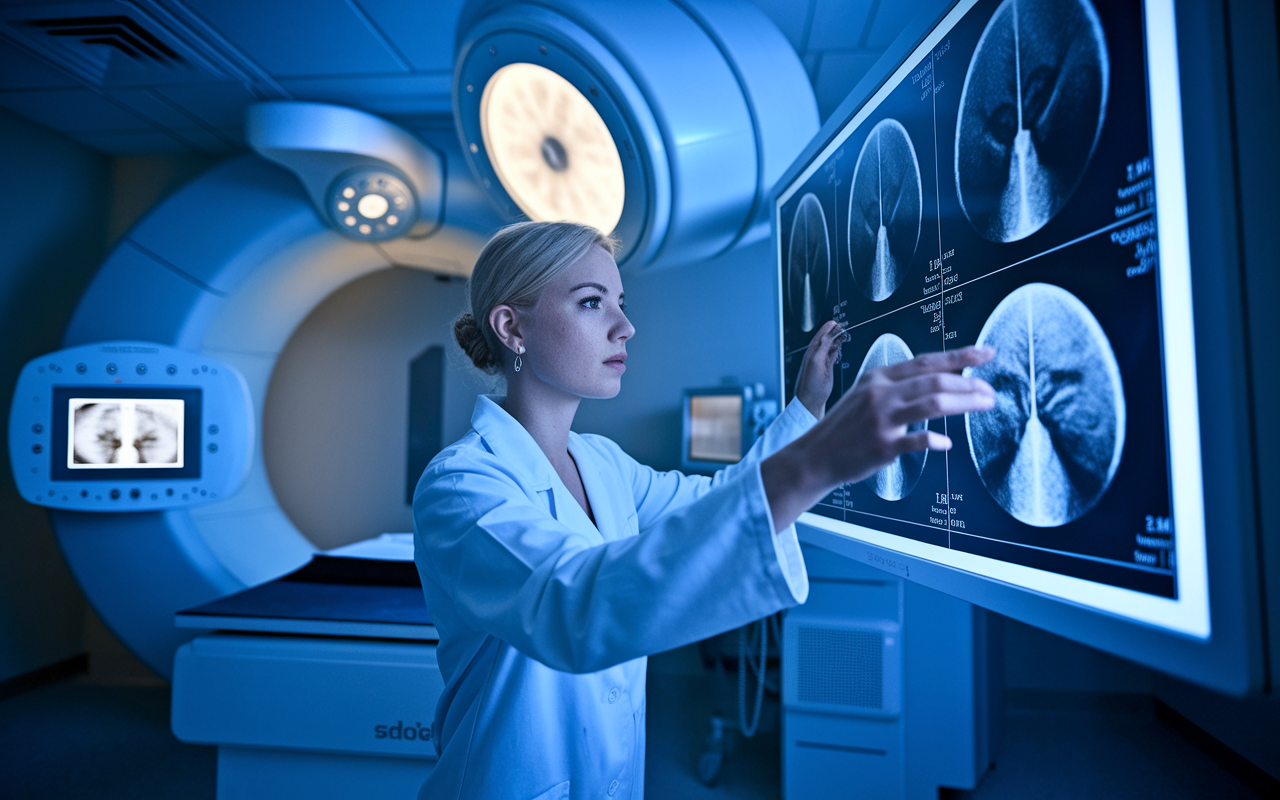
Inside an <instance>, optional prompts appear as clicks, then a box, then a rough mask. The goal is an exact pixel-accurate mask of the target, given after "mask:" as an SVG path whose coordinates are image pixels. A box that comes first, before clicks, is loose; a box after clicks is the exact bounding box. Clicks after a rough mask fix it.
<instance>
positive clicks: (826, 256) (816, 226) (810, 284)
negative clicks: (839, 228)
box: [787, 193, 831, 333]
mask: <svg viewBox="0 0 1280 800" xmlns="http://www.w3.org/2000/svg"><path fill="white" fill-rule="evenodd" d="M830 282H831V244H830V239H829V237H828V235H827V217H826V214H825V213H823V211H822V204H821V203H819V202H818V198H817V197H816V196H815V195H813V194H812V193H810V194H806V195H805V196H804V197H802V198H800V205H799V207H798V208H796V215H795V219H794V220H793V222H792V223H791V247H790V252H789V254H788V259H787V296H788V298H789V300H790V303H791V312H792V313H793V314H795V315H796V317H797V319H799V320H800V329H801V330H803V331H805V332H806V333H807V332H809V331H812V330H813V329H814V328H815V327H817V325H818V321H819V317H820V316H821V314H822V308H823V306H824V305H825V304H826V299H827V292H828V290H829V288H830V287H829V284H830Z"/></svg>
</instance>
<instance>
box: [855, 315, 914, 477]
mask: <svg viewBox="0 0 1280 800" xmlns="http://www.w3.org/2000/svg"><path fill="white" fill-rule="evenodd" d="M912 358H914V355H913V354H912V353H911V348H909V347H907V343H906V342H904V341H902V339H900V338H898V337H897V336H894V335H893V334H892V333H886V334H884V335H883V336H881V337H880V338H878V339H876V340H875V341H874V342H872V343H871V349H869V350H868V351H867V356H866V358H864V359H862V366H861V367H859V368H858V377H859V378H861V377H862V374H863V373H864V372H866V371H867V370H869V369H871V368H873V367H888V366H890V365H893V364H897V363H899V362H901V361H909V360H911V359H912ZM926 424H928V423H925V422H917V423H915V424H914V425H909V426H907V431H908V432H910V433H915V432H916V431H922V430H924V427H925V425H926ZM928 455H929V451H927V450H921V451H919V452H916V453H907V454H905V455H901V456H898V457H897V458H895V459H894V460H893V463H891V464H890V465H889V466H887V467H885V468H884V469H882V470H880V471H879V472H877V473H876V474H875V475H872V476H871V477H870V478H867V479H866V480H865V481H863V483H865V484H866V485H867V486H869V487H870V488H871V490H872V491H873V492H875V493H876V494H877V495H879V496H880V497H883V498H884V499H885V500H901V499H902V498H904V497H906V496H907V495H909V494H911V490H912V489H915V488H916V484H917V483H918V482H919V481H920V475H921V474H923V473H924V462H925V459H926V458H927V457H928Z"/></svg>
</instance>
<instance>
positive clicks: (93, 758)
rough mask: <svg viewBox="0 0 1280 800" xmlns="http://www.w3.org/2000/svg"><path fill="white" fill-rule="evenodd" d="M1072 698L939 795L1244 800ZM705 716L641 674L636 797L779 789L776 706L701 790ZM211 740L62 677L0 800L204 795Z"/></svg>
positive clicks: (33, 699) (32, 700) (157, 693)
mask: <svg viewBox="0 0 1280 800" xmlns="http://www.w3.org/2000/svg"><path fill="white" fill-rule="evenodd" d="M1090 697H1091V696H1085V697H1084V698H1083V700H1084V702H1081V700H1082V698H1081V697H1080V696H1077V695H1053V694H1046V693H1040V694H1038V695H1034V696H1024V697H1017V698H1015V699H1014V700H1013V701H1012V702H1011V707H1009V708H1008V709H1007V711H1006V717H1005V737H1004V750H1003V753H1002V755H1001V757H1000V758H999V760H998V762H997V766H996V768H995V769H994V770H992V771H991V772H989V773H988V774H987V776H986V778H985V779H984V780H983V782H982V783H981V785H979V786H978V788H977V789H976V790H974V791H970V792H961V791H947V792H945V793H944V797H946V798H948V800H1012V799H1013V798H1018V799H1019V800H1022V798H1031V797H1034V798H1043V799H1044V800H1059V799H1061V800H1067V799H1068V798H1107V797H1123V798H1138V799H1139V800H1141V799H1142V798H1161V800H1181V798H1215V800H1234V799H1235V798H1241V799H1242V800H1247V799H1252V798H1255V797H1257V796H1258V795H1255V794H1253V793H1252V792H1250V791H1249V790H1248V789H1247V788H1245V786H1244V785H1243V784H1241V783H1240V782H1239V781H1237V780H1236V779H1235V778H1234V777H1233V776H1232V775H1231V774H1229V773H1227V772H1225V771H1224V770H1222V769H1220V768H1219V767H1218V766H1217V765H1215V764H1214V762H1213V761H1212V760H1210V759H1209V758H1208V757H1207V756H1206V755H1204V754H1203V753H1202V752H1201V751H1200V750H1198V749H1196V748H1195V747H1193V746H1192V745H1191V744H1189V743H1188V742H1187V741H1186V740H1185V739H1183V738H1182V737H1181V736H1180V735H1179V734H1178V733H1176V732H1174V731H1173V730H1172V729H1170V728H1168V727H1167V726H1165V725H1164V724H1162V723H1161V722H1160V721H1159V720H1157V719H1156V718H1155V716H1154V714H1153V712H1152V708H1151V703H1150V701H1149V700H1144V699H1143V698H1138V697H1128V699H1121V700H1120V701H1115V700H1114V699H1109V700H1108V701H1107V702H1105V703H1103V702H1098V701H1096V700H1090ZM715 711H728V712H730V714H729V715H730V716H734V715H736V699H735V697H734V695H733V693H732V691H730V690H729V688H728V687H727V686H725V685H723V684H719V685H717V684H716V683H715V681H714V679H712V678H710V677H708V678H705V679H704V678H702V677H700V676H687V675H657V674H651V675H650V681H649V731H650V734H649V740H648V761H647V763H646V776H647V777H646V780H647V787H646V788H647V791H646V796H647V797H651V798H661V800H683V799H684V798H688V799H689V800H699V799H700V798H739V799H740V800H754V799H755V798H771V799H773V800H776V798H778V797H780V795H781V788H780V787H781V765H780V760H779V738H778V733H777V707H776V705H770V706H767V707H766V709H765V713H764V715H763V717H762V720H761V732H760V733H759V734H757V736H756V737H755V738H752V739H749V740H741V741H738V742H736V747H733V748H731V751H732V752H731V754H730V755H729V757H728V758H727V759H726V761H725V763H724V767H723V770H722V772H721V774H720V777H719V781H718V783H717V784H716V786H715V787H714V788H708V787H706V786H703V785H702V784H701V783H700V782H699V781H698V780H697V777H696V766H695V765H696V763H697V757H698V755H699V754H701V753H702V752H704V751H705V750H706V744H705V743H706V737H707V734H708V733H709V732H710V722H709V720H710V717H711V714H712V713H713V712H715ZM215 763H216V756H215V752H214V750H213V748H210V747H197V746H192V745H186V744H182V743H180V742H178V741H177V740H175V739H174V738H173V736H172V734H170V732H169V700H168V692H167V689H165V688H162V687H150V686H148V687H139V686H114V685H102V684H100V683H93V682H89V681H86V680H84V679H69V680H64V681H61V682H58V683H55V684H52V685H48V686H44V687H42V688H39V689H35V690H33V691H29V692H26V693H24V694H21V695H18V696H16V697H12V698H10V699H8V700H5V701H3V702H0V798H4V800H25V798H40V799H41V800H43V799H44V798H59V800H76V798H90V797H92V798H100V799H104V800H110V798H128V799H129V800H150V799H151V798H157V799H159V798H182V800H200V799H201V798H213V797H214V774H215Z"/></svg>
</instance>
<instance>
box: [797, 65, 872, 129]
mask: <svg viewBox="0 0 1280 800" xmlns="http://www.w3.org/2000/svg"><path fill="white" fill-rule="evenodd" d="M880 55H881V54H880V53H876V52H860V53H823V54H822V63H821V64H820V65H819V66H818V79H817V80H816V81H814V82H813V93H814V95H815V96H816V97H817V100H818V116H820V117H821V118H822V120H823V122H825V121H826V120H827V117H829V116H831V112H833V111H835V110H836V108H837V107H838V106H839V105H840V104H841V103H843V102H844V99H845V98H846V97H848V96H849V92H851V91H853V87H854V86H856V85H857V84H858V81H860V80H862V77H863V76H864V75H866V74H867V70H869V69H871V67H872V65H874V64H875V63H876V61H878V60H879V59H880Z"/></svg>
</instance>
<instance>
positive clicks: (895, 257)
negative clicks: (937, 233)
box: [848, 119, 924, 302]
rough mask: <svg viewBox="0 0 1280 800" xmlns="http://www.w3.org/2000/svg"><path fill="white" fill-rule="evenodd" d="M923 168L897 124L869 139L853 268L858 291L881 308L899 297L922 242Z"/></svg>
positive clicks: (855, 195)
mask: <svg viewBox="0 0 1280 800" xmlns="http://www.w3.org/2000/svg"><path fill="white" fill-rule="evenodd" d="M923 199H924V198H923V190H922V188H921V185H920V163H919V161H918V160H917V159H916V149H915V147H914V146H913V145H912V144H911V136H910V135H909V134H908V133H907V129H906V128H904V127H902V123H900V122H898V121H897V120H894V119H886V120H882V121H880V122H878V123H877V124H876V126H875V127H874V128H872V129H871V132H870V133H869V134H868V135H867V140H866V142H865V143H864V144H863V145H862V151H861V152H860V153H858V161H857V164H856V165H855V166H854V168H853V181H852V185H851V187H850V189H849V228H848V230H849V264H850V267H851V268H852V269H853V277H854V280H855V281H857V284H858V288H859V289H861V290H862V293H863V294H865V295H866V296H867V297H869V298H871V299H872V300H875V301H877V302H879V301H881V300H887V299H888V298H889V296H890V295H892V294H893V293H894V292H895V291H897V289H898V287H899V286H900V285H902V281H903V279H904V278H905V277H906V275H907V270H908V269H909V268H910V266H911V259H912V258H914V257H915V254H916V245H917V244H918V243H919V241H920V221H921V211H922V203H923Z"/></svg>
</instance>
